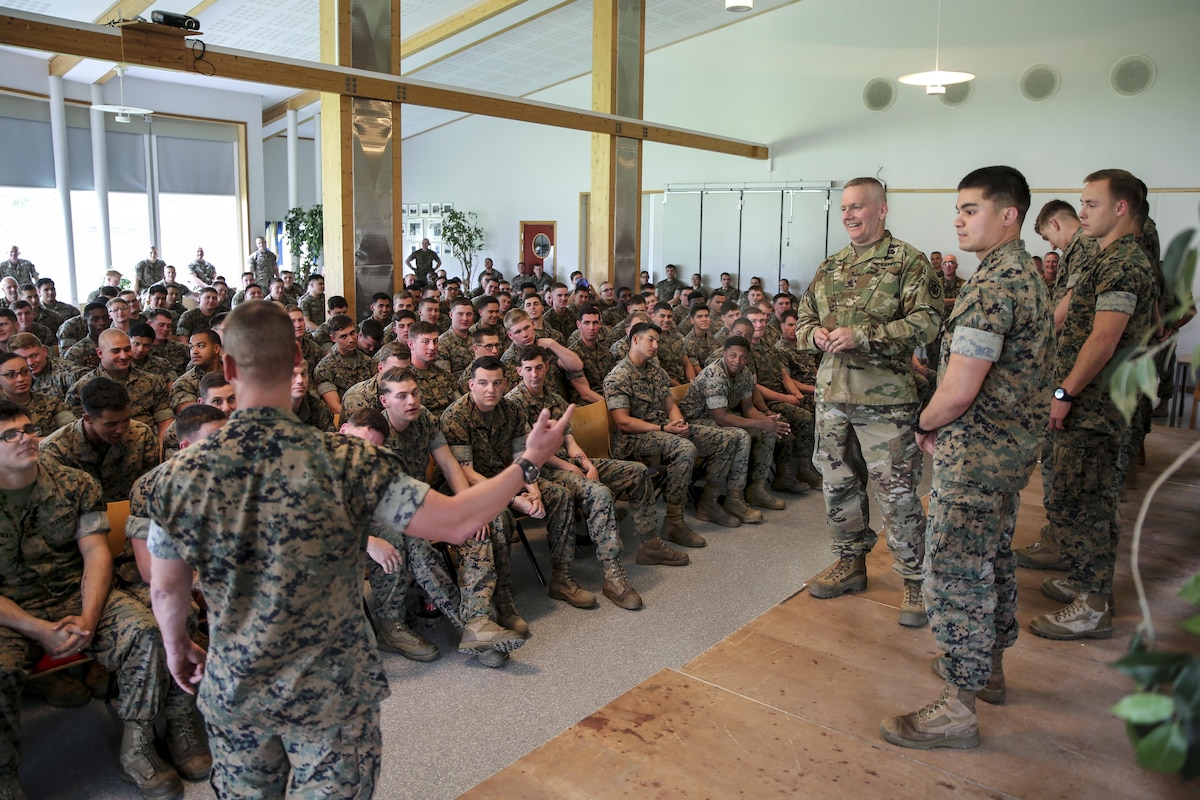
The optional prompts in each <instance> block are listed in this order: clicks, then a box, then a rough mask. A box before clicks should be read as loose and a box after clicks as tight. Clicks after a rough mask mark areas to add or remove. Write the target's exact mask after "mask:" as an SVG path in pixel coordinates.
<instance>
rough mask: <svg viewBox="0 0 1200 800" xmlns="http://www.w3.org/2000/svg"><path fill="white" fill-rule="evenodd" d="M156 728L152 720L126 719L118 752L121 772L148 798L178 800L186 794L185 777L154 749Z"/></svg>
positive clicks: (118, 766)
mask: <svg viewBox="0 0 1200 800" xmlns="http://www.w3.org/2000/svg"><path fill="white" fill-rule="evenodd" d="M153 731H154V729H153V727H152V723H150V722H133V721H131V720H126V721H125V730H124V732H123V733H122V734H121V749H120V751H119V752H118V760H117V774H118V775H119V776H120V777H121V780H123V781H125V782H126V783H132V784H133V785H134V786H136V787H137V788H138V791H139V792H141V793H142V797H145V798H146V799H147V800H174V799H175V798H178V797H183V781H181V780H179V773H177V772H176V771H175V770H173V769H171V767H170V766H168V765H167V764H166V762H164V761H163V760H162V758H160V757H159V755H158V751H157V750H155V749H154V733H153Z"/></svg>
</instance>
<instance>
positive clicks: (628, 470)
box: [505, 383, 657, 564]
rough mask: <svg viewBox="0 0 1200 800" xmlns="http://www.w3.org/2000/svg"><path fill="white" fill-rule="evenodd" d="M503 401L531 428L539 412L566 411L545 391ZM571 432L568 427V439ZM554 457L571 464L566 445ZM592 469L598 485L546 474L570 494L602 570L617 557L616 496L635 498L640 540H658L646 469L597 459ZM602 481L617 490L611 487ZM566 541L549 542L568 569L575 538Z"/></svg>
mask: <svg viewBox="0 0 1200 800" xmlns="http://www.w3.org/2000/svg"><path fill="white" fill-rule="evenodd" d="M505 398H506V399H507V400H509V401H511V402H512V403H513V404H514V405H515V406H516V407H517V408H518V409H520V410H521V412H522V413H523V414H524V415H525V420H526V421H527V422H528V423H529V424H530V425H531V426H532V425H533V424H534V423H535V422H537V418H538V414H540V413H541V411H542V409H543V408H547V409H550V418H551V419H561V418H562V415H563V414H564V413H565V412H566V410H567V401H566V400H565V399H564V398H563V397H562V395H560V394H557V393H555V392H550V391H546V392H544V393H543V395H542V396H541V397H534V395H533V393H532V392H530V391H529V389H528V387H526V386H525V384H524V383H522V384H520V385H519V386H517V388H515V389H513V390H512V391H510V392H509V393H508V394H507V395H505ZM570 432H571V430H570V427H568V428H567V433H568V434H569V433H570ZM554 455H555V456H557V457H558V458H561V459H563V460H564V461H570V460H571V456H570V453H568V452H567V446H566V444H565V440H564V444H563V446H562V447H560V448H559V449H558V451H557V452H556V453H555V454H554ZM592 463H593V464H594V465H595V466H596V472H597V473H598V474H599V476H600V480H598V481H593V480H588V478H586V477H585V476H583V475H578V474H576V473H574V472H571V471H570V470H565V469H559V468H557V467H553V466H549V465H547V467H546V469H545V473H544V474H545V477H546V479H547V480H550V481H552V482H554V483H556V484H558V485H559V486H561V487H563V488H564V489H566V490H567V491H568V492H569V493H570V495H571V497H572V498H573V499H574V501H575V504H576V505H577V506H578V507H579V510H580V512H581V513H582V515H583V519H584V521H585V523H586V524H587V531H588V536H589V537H590V538H591V540H592V542H593V543H594V544H595V545H596V560H597V561H599V562H600V563H601V564H609V563H611V562H613V561H614V560H616V559H617V558H619V557H620V555H621V534H620V531H619V530H618V528H617V514H616V507H615V504H614V503H615V501H614V496H615V497H619V498H622V499H629V500H631V502H633V500H632V496H630V497H626V495H632V494H636V495H637V496H638V500H637V504H636V505H634V509H635V514H636V515H638V516H640V519H635V525H637V528H638V535H646V534H653V535H657V528H655V526H654V522H655V519H654V487H653V486H651V485H650V479H649V478H648V477H646V467H645V466H643V465H642V464H635V463H633V462H632V461H611V460H609V459H605V458H597V459H595V460H594V461H593V462H592ZM606 478H607V479H610V480H612V481H613V482H614V483H615V484H616V485H610V484H609V482H608V480H606ZM638 505H640V506H642V507H641V509H638V508H637V506H638ZM647 507H648V511H649V513H647ZM566 538H567V539H569V540H570V541H569V542H554V541H551V542H550V548H551V550H552V551H554V550H558V551H560V552H563V553H564V554H565V555H564V558H566V561H565V562H560V561H556V562H555V564H559V563H568V564H569V563H570V562H571V560H573V559H574V557H575V541H574V539H575V537H574V532H573V531H570V530H568V531H566Z"/></svg>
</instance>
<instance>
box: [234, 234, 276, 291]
mask: <svg viewBox="0 0 1200 800" xmlns="http://www.w3.org/2000/svg"><path fill="white" fill-rule="evenodd" d="M254 247H255V250H254V252H253V253H251V254H250V261H249V264H250V267H249V272H252V273H253V274H254V280H253V281H251V282H252V283H257V284H258V285H259V286H260V287H262V288H263V289H264V290H265V289H266V287H268V286H270V285H271V282H272V281H274V280H275V279H276V278H278V277H279V263H278V262H279V259H278V258H277V257H276V255H275V254H274V253H272V252H271V251H270V250H268V249H267V240H266V239H264V238H263V237H261V236H256V237H255V238H254ZM237 304H238V301H237V298H234V305H237Z"/></svg>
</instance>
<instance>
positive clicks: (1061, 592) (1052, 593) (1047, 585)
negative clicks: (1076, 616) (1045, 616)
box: [1042, 578, 1117, 617]
mask: <svg viewBox="0 0 1200 800" xmlns="http://www.w3.org/2000/svg"><path fill="white" fill-rule="evenodd" d="M1042 594H1044V595H1046V597H1049V598H1050V599H1051V600H1057V601H1058V602H1060V603H1070V602H1072V601H1073V600H1074V599H1075V598H1076V597H1078V596H1079V585H1078V584H1076V583H1075V582H1074V581H1072V580H1071V579H1070V578H1046V580H1044V581H1042ZM1104 599H1105V600H1107V601H1108V610H1109V611H1110V612H1112V615H1113V616H1114V617H1115V616H1116V615H1117V606H1116V605H1115V604H1114V603H1113V596H1112V595H1111V594H1107V595H1105V596H1104Z"/></svg>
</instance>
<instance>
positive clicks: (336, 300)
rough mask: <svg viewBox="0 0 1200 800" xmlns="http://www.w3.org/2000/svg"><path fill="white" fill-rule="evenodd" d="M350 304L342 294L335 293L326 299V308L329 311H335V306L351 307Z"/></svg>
mask: <svg viewBox="0 0 1200 800" xmlns="http://www.w3.org/2000/svg"><path fill="white" fill-rule="evenodd" d="M349 307H350V304H349V303H348V302H346V298H344V297H342V296H341V295H340V294H335V295H334V296H333V297H331V298H329V299H328V300H326V301H325V308H326V310H328V311H333V310H334V309H335V308H349Z"/></svg>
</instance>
